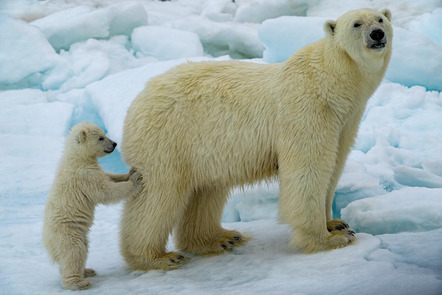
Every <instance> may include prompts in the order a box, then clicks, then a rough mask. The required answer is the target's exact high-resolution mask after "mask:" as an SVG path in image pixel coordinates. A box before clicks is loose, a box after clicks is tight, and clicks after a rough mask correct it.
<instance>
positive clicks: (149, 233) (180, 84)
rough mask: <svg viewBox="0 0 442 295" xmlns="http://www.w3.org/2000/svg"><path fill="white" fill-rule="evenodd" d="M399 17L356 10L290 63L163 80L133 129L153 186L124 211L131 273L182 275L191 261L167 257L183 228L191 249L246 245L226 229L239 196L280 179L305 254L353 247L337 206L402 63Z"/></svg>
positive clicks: (131, 118) (138, 156)
mask: <svg viewBox="0 0 442 295" xmlns="http://www.w3.org/2000/svg"><path fill="white" fill-rule="evenodd" d="M390 20H391V13H390V11H389V10H387V9H384V10H382V11H381V12H378V11H375V10H370V9H364V10H357V11H350V12H348V13H346V14H344V15H343V16H341V17H340V18H339V19H338V20H337V21H327V22H326V23H325V24H324V30H325V33H326V37H325V38H324V39H322V40H320V41H318V42H316V43H314V44H311V45H308V46H306V47H304V48H303V49H301V50H299V51H298V52H297V53H295V54H294V55H293V56H292V57H291V58H290V59H289V60H287V61H286V62H284V63H280V64H269V65H263V64H254V63H246V62H239V61H227V62H201V63H187V64H183V65H180V66H177V67H175V68H173V69H171V70H169V71H168V72H166V73H164V74H162V75H159V76H157V77H155V78H153V79H151V80H150V81H149V82H148V83H147V85H146V88H145V89H144V90H143V91H142V92H141V93H140V94H139V95H138V96H137V97H136V98H135V100H134V101H133V102H132V105H131V106H130V108H129V110H128V112H127V117H126V120H125V124H124V133H123V144H122V153H123V157H124V159H125V161H126V162H127V163H128V164H129V165H131V166H134V167H136V168H137V169H138V170H139V171H141V173H142V174H143V184H144V188H143V190H142V192H141V193H140V195H139V197H138V198H134V199H131V200H128V201H127V202H126V204H125V208H124V212H123V218H122V228H121V251H122V254H123V256H124V258H125V259H126V261H127V262H128V264H129V265H130V266H131V267H132V268H134V269H140V270H147V269H152V268H153V269H173V268H176V267H178V266H179V265H180V264H181V263H182V261H183V256H181V255H180V254H179V253H174V252H166V249H165V245H166V242H167V239H168V237H169V234H170V233H171V232H172V230H173V229H175V242H176V246H177V248H178V249H180V250H183V251H187V252H194V253H198V254H203V253H217V252H222V251H224V250H225V249H229V248H231V247H234V246H236V245H238V244H241V243H242V242H243V241H244V240H246V238H245V237H244V236H242V235H241V234H240V233H239V232H236V231H230V230H225V229H223V228H222V227H221V215H222V211H223V208H224V205H225V203H226V201H227V198H228V195H229V191H230V190H231V189H232V187H234V186H241V185H245V184H251V183H255V182H256V181H260V180H263V179H268V178H270V177H272V176H275V175H278V176H279V181H280V194H279V203H280V208H279V211H280V217H281V220H282V221H283V222H286V223H288V224H290V225H291V227H292V229H293V238H292V245H293V246H295V247H299V248H301V249H303V250H304V251H305V252H316V251H323V250H327V249H333V248H338V247H343V246H346V245H347V244H349V243H350V242H351V241H352V240H353V239H354V232H352V231H351V230H349V229H348V226H347V225H346V224H345V222H343V221H341V220H332V218H331V206H332V201H333V196H334V190H335V186H336V184H337V182H338V179H339V177H340V175H341V172H342V169H343V166H344V164H345V161H346V158H347V155H348V153H349V150H350V147H351V146H352V144H353V143H354V138H355V136H356V133H357V130H358V125H359V122H360V119H361V117H362V114H363V112H364V109H365V106H366V103H367V100H368V99H369V97H370V96H371V95H372V94H373V92H374V91H375V89H376V88H377V87H378V85H379V83H380V82H381V80H382V77H383V76H384V73H385V70H386V68H387V65H388V62H389V59H390V56H391V43H392V28H391V24H390ZM327 229H328V230H327Z"/></svg>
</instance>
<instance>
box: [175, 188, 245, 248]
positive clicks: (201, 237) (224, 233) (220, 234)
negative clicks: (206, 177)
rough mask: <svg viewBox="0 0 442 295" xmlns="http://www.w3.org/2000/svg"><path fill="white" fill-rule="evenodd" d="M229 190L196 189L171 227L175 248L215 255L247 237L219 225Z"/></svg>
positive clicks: (239, 243) (243, 241) (242, 241)
mask: <svg viewBox="0 0 442 295" xmlns="http://www.w3.org/2000/svg"><path fill="white" fill-rule="evenodd" d="M228 195H229V190H228V189H225V188H204V189H198V190H196V192H195V193H194V194H193V196H192V198H191V200H190V202H189V204H188V206H187V208H186V211H185V213H184V215H183V218H182V219H181V221H180V222H179V223H178V226H177V228H176V230H175V242H176V245H177V247H178V248H179V249H180V250H182V251H186V252H191V253H197V254H217V253H221V252H223V251H225V250H229V249H232V248H233V247H236V246H240V245H242V244H244V243H245V242H246V241H247V240H249V238H248V237H246V236H244V235H243V234H241V233H239V232H237V231H234V230H226V229H224V228H222V227H221V217H222V212H223V209H224V206H225V204H226V202H227V198H228Z"/></svg>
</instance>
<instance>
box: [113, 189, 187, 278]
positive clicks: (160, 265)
mask: <svg viewBox="0 0 442 295" xmlns="http://www.w3.org/2000/svg"><path fill="white" fill-rule="evenodd" d="M147 187H150V188H149V189H146V188H147ZM156 187H160V188H161V189H158V190H157V191H154V189H153V186H149V185H146V184H145V185H144V189H143V190H142V191H141V192H140V194H139V195H138V196H137V197H136V198H134V199H129V200H127V201H126V203H125V206H124V211H123V216H122V223H121V231H120V234H121V240H120V248H121V254H122V255H123V257H124V259H125V260H126V262H127V263H128V264H129V266H130V267H131V268H132V269H134V270H143V271H145V270H149V269H163V270H172V269H176V268H178V267H179V266H180V265H181V264H182V263H183V262H184V261H185V260H186V258H185V257H184V256H183V255H181V254H180V253H176V252H166V243H167V240H168V238H169V235H170V233H171V232H172V229H173V227H174V226H175V225H176V223H177V221H178V220H179V217H181V215H182V214H183V211H184V209H185V207H186V204H187V201H186V198H189V197H190V194H187V195H186V194H179V193H178V192H176V191H174V189H173V185H171V184H170V183H169V184H164V185H158V186H156Z"/></svg>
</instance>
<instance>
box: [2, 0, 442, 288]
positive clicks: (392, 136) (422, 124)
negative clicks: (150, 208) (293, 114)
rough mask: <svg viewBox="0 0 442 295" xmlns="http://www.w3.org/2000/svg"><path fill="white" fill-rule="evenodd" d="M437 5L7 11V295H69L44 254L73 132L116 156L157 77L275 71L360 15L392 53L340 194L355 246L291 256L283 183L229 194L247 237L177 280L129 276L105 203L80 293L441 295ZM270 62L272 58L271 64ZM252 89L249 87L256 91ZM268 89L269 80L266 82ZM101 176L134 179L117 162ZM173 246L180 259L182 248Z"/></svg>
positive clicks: (247, 1) (189, 4)
mask: <svg viewBox="0 0 442 295" xmlns="http://www.w3.org/2000/svg"><path fill="white" fill-rule="evenodd" d="M441 6H442V4H441V2H440V1H438V0H431V1H423V0H422V1H416V0H406V1H394V2H390V3H387V2H385V1H384V0H374V1H372V0H363V1H352V0H342V1H326V0H323V1H303V0H278V1H270V0H236V1H235V2H232V1H231V0H175V1H166V2H162V1H147V0H146V1H137V0H132V1H121V0H94V1H90V0H76V1H28V0H15V1H0V65H1V66H0V140H1V142H2V144H1V145H0V154H1V157H0V176H1V177H0V294H8V295H18V294H26V295H29V294H31V295H32V294H45V295H46V294H71V293H72V292H71V291H66V290H63V289H62V287H61V285H60V282H59V275H58V269H57V267H56V266H55V265H53V264H51V263H50V261H49V258H48V256H47V254H46V253H45V250H44V249H43V247H42V245H41V242H40V240H41V226H42V217H43V209H44V205H45V201H46V196H47V193H48V191H49V189H50V186H51V184H52V181H53V178H54V175H55V171H56V168H57V165H58V163H59V160H60V156H61V153H62V150H63V144H64V139H65V136H66V134H67V132H68V131H69V129H70V128H71V126H72V125H74V124H75V123H77V122H80V121H83V120H87V121H90V122H93V123H96V124H98V125H99V126H100V127H102V128H103V129H104V130H105V131H106V132H107V134H108V136H109V137H111V138H112V139H114V140H115V141H117V142H118V143H121V138H122V127H123V122H124V118H125V114H126V109H127V108H128V107H129V105H130V103H131V101H132V100H133V99H134V98H135V96H136V95H137V94H138V93H139V92H140V90H141V89H143V87H144V86H145V83H146V81H147V80H149V79H150V78H152V77H154V76H156V75H159V74H161V73H163V72H165V71H167V70H169V69H170V68H172V67H174V66H176V65H179V64H181V63H185V62H188V61H195V62H198V61H203V60H214V61H216V60H226V59H232V58H256V59H254V60H251V61H252V62H260V63H262V62H279V61H283V60H285V59H287V58H288V57H289V56H290V55H291V54H293V52H295V51H296V50H298V49H299V48H301V47H303V46H305V45H306V44H308V43H311V42H314V41H316V40H319V39H320V38H322V37H323V36H324V33H323V30H322V24H323V22H324V20H326V19H336V18H337V17H338V16H339V15H341V14H342V13H344V12H346V11H347V10H350V9H357V8H362V7H369V8H374V9H378V10H379V9H382V8H384V7H388V8H390V9H391V11H392V14H393V25H394V26H395V27H394V32H395V33H394V34H395V35H394V43H393V46H394V54H393V57H392V60H391V63H390V66H389V70H388V72H387V76H386V80H385V81H384V82H383V83H382V84H381V85H380V87H379V88H378V90H377V91H376V92H375V94H374V95H373V97H372V98H371V99H370V100H369V102H368V105H367V109H366V112H365V114H364V116H363V119H362V122H361V125H360V129H359V132H358V137H357V140H356V144H355V146H354V148H353V150H352V152H351V154H350V156H349V158H348V161H347V165H346V167H345V170H344V172H343V174H342V177H341V179H340V181H339V183H338V186H337V190H336V195H335V200H334V204H333V215H334V217H340V218H343V219H345V220H346V221H347V222H348V223H349V224H350V225H351V226H352V227H353V228H354V229H355V230H356V231H357V241H356V243H355V244H353V245H351V246H349V247H346V248H342V249H338V250H334V251H329V252H324V253H318V254H315V255H304V254H301V253H299V252H298V251H297V250H296V249H295V250H290V249H289V247H288V242H289V239H290V234H291V233H290V229H289V227H288V226H286V225H283V224H279V223H278V192H279V186H278V183H277V182H276V181H275V182H270V183H261V184H257V185H255V186H253V187H245V188H242V189H235V190H233V191H232V194H231V198H230V201H229V202H228V204H227V205H226V209H225V210H224V213H223V222H224V226H225V227H227V228H232V229H238V230H240V231H242V232H244V233H246V234H249V235H250V236H252V240H251V241H250V242H248V243H247V244H246V245H245V246H244V247H242V248H238V249H235V250H234V251H232V252H230V253H226V254H225V255H220V256H210V257H191V260H190V261H189V263H187V264H185V265H184V266H183V267H182V268H181V269H179V270H175V271H170V272H163V271H149V272H147V273H143V272H137V271H130V270H129V269H128V268H127V265H126V264H125V262H124V260H123V258H122V257H121V255H120V253H119V249H118V239H119V237H118V231H119V220H120V215H121V205H117V206H109V207H105V206H99V207H98V208H97V210H96V217H95V223H94V226H93V227H92V229H91V233H90V241H91V244H90V251H89V259H88V263H87V265H88V266H89V267H93V268H95V269H96V270H97V272H98V276H96V277H94V278H91V281H92V283H93V286H92V288H91V289H89V290H86V291H82V292H81V293H82V294H83V293H84V294H171V293H178V294H220V293H229V294H293V293H296V294H382V295H383V294H405V295H407V294H435V295H436V294H441V293H442V247H441V245H442V205H441V204H442V199H441V198H442V153H441V151H442V119H441V118H442V95H441V93H440V90H441V89H442V78H441V77H442V76H441V75H442V71H441V70H440V69H441V68H442V65H441V63H442V55H441V54H442V48H441V46H442V44H441V39H440V38H441V36H442V34H441V30H442V29H441V28H442V26H441V23H442V14H441V12H442V7H441ZM260 57H263V59H260ZM246 78H247V77H244V79H246ZM264 79H266V77H263V80H264ZM100 163H101V164H102V166H103V167H104V169H105V170H107V171H112V172H126V171H128V169H129V168H128V167H127V166H126V165H125V163H124V161H123V160H122V159H121V155H120V154H119V152H118V150H117V151H115V152H114V153H113V154H111V155H109V156H106V157H104V158H103V159H101V160H100ZM168 248H169V249H170V250H173V249H174V245H173V243H172V242H170V243H169V245H168Z"/></svg>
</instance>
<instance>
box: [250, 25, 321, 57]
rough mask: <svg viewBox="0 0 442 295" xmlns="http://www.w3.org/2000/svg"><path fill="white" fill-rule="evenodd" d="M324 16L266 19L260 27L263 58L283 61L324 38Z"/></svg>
mask: <svg viewBox="0 0 442 295" xmlns="http://www.w3.org/2000/svg"><path fill="white" fill-rule="evenodd" d="M326 20H327V18H323V17H296V16H293V17H288V16H282V17H279V18H276V19H269V20H266V21H265V22H264V23H263V24H262V25H261V26H260V27H259V29H258V37H259V39H260V40H261V41H262V42H263V43H264V46H265V50H264V53H263V58H264V60H265V61H267V62H269V63H275V62H282V61H285V60H286V59H288V58H289V57H290V56H292V55H293V53H295V52H296V51H298V50H299V49H301V48H302V47H304V46H305V45H307V44H310V43H313V42H316V41H318V40H320V39H322V38H323V37H324V36H325V35H324V30H323V25H324V22H325V21H326Z"/></svg>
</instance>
